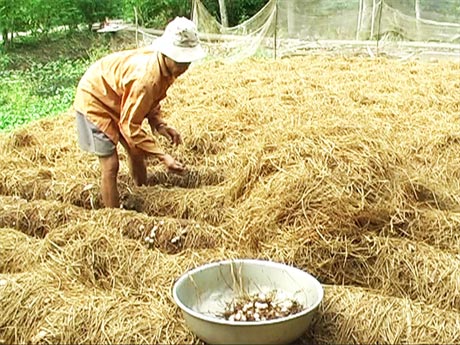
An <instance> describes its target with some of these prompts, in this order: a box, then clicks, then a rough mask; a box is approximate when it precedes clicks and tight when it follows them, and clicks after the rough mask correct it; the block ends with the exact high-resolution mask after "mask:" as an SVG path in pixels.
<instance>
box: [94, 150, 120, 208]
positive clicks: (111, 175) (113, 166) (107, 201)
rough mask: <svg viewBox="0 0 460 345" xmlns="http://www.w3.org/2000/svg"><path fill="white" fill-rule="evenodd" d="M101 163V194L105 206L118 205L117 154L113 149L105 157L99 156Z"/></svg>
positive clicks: (117, 206)
mask: <svg viewBox="0 0 460 345" xmlns="http://www.w3.org/2000/svg"><path fill="white" fill-rule="evenodd" d="M99 162H100V164H101V194H102V202H103V203H104V206H105V207H114V208H119V207H120V195H119V193H118V187H117V175H118V169H119V161H118V154H117V151H115V152H114V153H113V154H112V155H110V156H107V157H99Z"/></svg>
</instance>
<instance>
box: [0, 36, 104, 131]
mask: <svg viewBox="0 0 460 345" xmlns="http://www.w3.org/2000/svg"><path fill="white" fill-rule="evenodd" d="M111 49H112V47H111V39H110V38H109V37H106V36H101V35H95V34H91V33H81V32H74V33H70V34H69V33H56V34H53V36H51V37H48V38H46V39H41V40H39V39H36V38H35V39H34V38H30V37H26V38H21V40H20V41H18V42H16V43H15V45H14V46H13V47H12V48H11V49H10V50H8V51H6V52H5V51H4V52H2V53H0V131H1V132H5V131H11V130H12V129H14V128H17V127H19V126H22V125H24V124H27V123H29V122H31V121H34V120H37V119H40V118H44V117H48V116H56V115H58V114H60V113H62V112H64V111H66V110H68V109H69V108H70V107H71V105H72V102H73V97H74V94H75V88H76V86H77V84H78V81H79V79H80V77H81V76H82V75H83V73H84V72H85V70H86V68H87V67H88V66H89V65H90V63H91V62H93V61H94V60H96V59H97V58H99V57H100V56H102V55H105V54H106V53H108V52H109V51H110V50H111Z"/></svg>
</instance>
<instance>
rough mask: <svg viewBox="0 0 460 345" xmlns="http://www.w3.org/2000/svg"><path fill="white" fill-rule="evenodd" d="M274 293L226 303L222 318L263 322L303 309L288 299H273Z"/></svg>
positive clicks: (255, 295) (245, 297) (250, 296)
mask: <svg viewBox="0 0 460 345" xmlns="http://www.w3.org/2000/svg"><path fill="white" fill-rule="evenodd" d="M275 297H276V292H275V291H274V292H270V293H267V294H265V293H258V294H254V295H247V296H243V297H240V298H236V299H234V300H233V301H232V302H230V303H228V305H227V307H226V308H225V311H224V314H223V316H224V318H225V319H226V320H229V321H265V320H273V319H278V318H281V317H286V316H289V315H293V314H296V313H298V312H300V311H302V310H303V309H304V308H303V307H302V305H301V304H300V303H298V302H297V301H295V300H292V299H288V298H279V297H278V298H275Z"/></svg>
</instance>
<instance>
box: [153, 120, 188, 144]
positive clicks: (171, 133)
mask: <svg viewBox="0 0 460 345" xmlns="http://www.w3.org/2000/svg"><path fill="white" fill-rule="evenodd" d="M156 129H157V132H158V133H160V134H161V135H162V136H164V137H165V138H166V139H168V140H169V141H171V143H172V144H174V145H179V144H182V138H181V135H180V134H179V133H178V132H177V131H176V130H175V129H174V128H173V127H169V126H167V125H164V124H160V125H159V126H157V128H156Z"/></svg>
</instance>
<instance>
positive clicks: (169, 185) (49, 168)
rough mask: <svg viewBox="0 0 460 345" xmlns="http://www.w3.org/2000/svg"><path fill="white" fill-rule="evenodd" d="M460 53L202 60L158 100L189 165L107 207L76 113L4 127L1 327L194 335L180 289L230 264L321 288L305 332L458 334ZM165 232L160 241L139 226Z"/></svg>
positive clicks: (188, 338)
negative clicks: (218, 264)
mask: <svg viewBox="0 0 460 345" xmlns="http://www.w3.org/2000/svg"><path fill="white" fill-rule="evenodd" d="M459 75H460V66H459V65H458V64H454V63H449V62H437V63H424V62H414V61H412V62H409V61H393V60H389V59H383V58H382V59H368V58H362V57H347V58H345V57H328V58H324V57H318V56H308V57H298V58H290V59H283V60H277V61H273V60H271V61H265V60H247V61H245V62H243V63H241V64H238V65H225V64H220V63H217V62H207V63H205V64H203V65H198V66H194V67H193V68H192V69H191V70H190V71H188V73H187V74H186V75H184V76H182V77H181V78H179V79H178V80H177V82H176V83H175V84H174V85H173V86H172V88H171V90H170V92H169V98H167V99H166V100H165V102H164V104H163V108H164V111H165V113H166V114H167V118H168V121H169V123H170V124H172V125H174V126H175V127H176V128H177V129H178V130H180V131H181V132H182V134H183V137H184V145H183V146H181V147H179V148H172V147H170V146H169V145H168V143H166V142H165V141H162V138H158V141H159V143H160V144H161V145H162V146H163V147H164V148H165V149H166V151H167V152H170V153H172V154H173V155H175V156H176V157H177V158H179V159H180V160H181V161H182V162H184V163H185V164H186V165H187V166H188V168H189V173H188V174H186V175H185V176H183V177H177V176H171V175H168V174H167V173H165V172H164V169H163V167H162V166H160V165H158V164H157V162H154V161H152V162H150V165H149V176H150V178H149V181H150V185H149V186H147V187H142V188H136V187H134V186H133V185H132V181H131V179H130V177H129V175H128V172H127V167H126V164H125V162H124V161H125V158H126V157H125V156H124V153H123V154H122V159H123V162H122V165H121V172H120V190H121V194H122V198H123V204H124V207H125V209H120V210H108V209H101V208H100V205H101V202H100V197H99V170H98V162H97V159H96V158H95V157H92V156H91V155H88V154H86V153H84V152H82V151H80V150H79V148H78V147H77V145H76V136H75V129H74V119H73V116H72V114H71V113H70V112H69V113H68V114H62V115H61V116H59V117H55V118H51V119H47V120H43V121H40V122H37V123H34V124H32V125H30V126H28V127H25V128H22V129H18V130H17V131H15V132H13V133H8V134H6V133H5V134H3V135H1V137H0V155H1V157H0V161H1V162H2V163H1V168H0V228H1V230H0V310H1V311H2V312H1V313H0V341H1V342H6V343H25V342H31V343H38V342H41V343H171V344H178V343H192V342H195V343H199V340H198V339H196V338H195V337H194V336H193V334H191V333H190V332H189V331H188V329H187V328H186V326H185V324H184V321H183V318H182V316H181V314H180V313H179V310H178V309H177V308H176V307H175V305H174V303H173V301H172V297H171V287H172V285H173V283H174V281H175V279H177V278H178V277H179V276H180V275H181V274H183V273H184V272H186V271H187V270H189V269H191V268H194V267H196V266H198V265H201V264H204V263H208V262H212V261H216V260H221V259H228V258H263V259H270V260H274V261H279V262H284V263H287V264H290V265H294V266H296V267H299V268H302V269H305V270H306V271H308V272H311V273H312V274H313V275H315V276H316V277H317V278H318V279H319V280H320V281H321V282H322V283H323V284H324V285H325V287H326V290H325V291H326V294H325V298H324V301H323V304H322V306H321V310H320V313H319V315H318V318H317V320H316V322H315V324H314V325H313V327H312V329H311V331H310V332H309V333H308V334H305V336H304V337H303V341H304V342H309V341H311V342H314V343H395V342H396V343H398V342H400V343H458V342H460V335H459V333H458V329H460V298H459V297H458V296H459V292H460V249H459V248H460V207H459V203H460V155H459V152H460V134H459V133H460V78H459ZM154 226H157V227H158V230H157V233H156V240H155V243H154V244H153V246H152V247H149V246H147V245H146V243H145V241H144V238H145V237H146V236H147V235H148V234H149V233H150V231H151V229H152V228H153V227H154Z"/></svg>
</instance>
